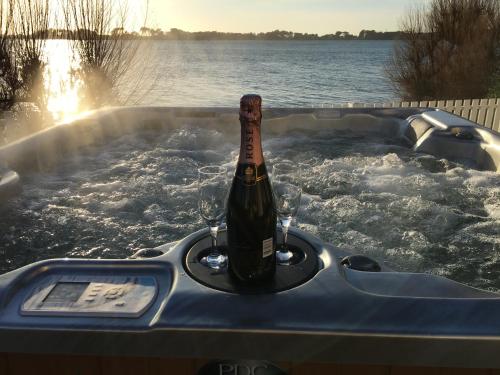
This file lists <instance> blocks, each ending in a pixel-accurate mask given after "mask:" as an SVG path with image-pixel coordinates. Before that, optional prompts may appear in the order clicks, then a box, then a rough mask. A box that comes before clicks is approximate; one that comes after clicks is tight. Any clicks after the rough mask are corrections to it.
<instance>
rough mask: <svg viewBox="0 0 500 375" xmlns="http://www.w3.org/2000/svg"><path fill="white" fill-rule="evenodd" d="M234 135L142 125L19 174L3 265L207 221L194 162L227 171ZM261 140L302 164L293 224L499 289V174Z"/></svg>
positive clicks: (349, 142) (356, 140)
mask: <svg viewBox="0 0 500 375" xmlns="http://www.w3.org/2000/svg"><path fill="white" fill-rule="evenodd" d="M237 141H238V139H237V137H235V138H234V139H231V140H229V139H228V137H224V135H223V134H221V133H220V132H218V131H216V130H213V129H209V128H200V127H190V126H184V127H182V128H180V129H176V130H173V131H171V132H165V133H161V134H159V133H154V132H142V133H138V134H134V135H127V136H123V137H121V138H119V139H116V140H114V141H112V142H110V143H108V144H107V145H106V146H95V147H92V148H90V149H88V150H86V151H85V152H83V153H80V154H78V155H74V156H71V157H69V158H66V160H64V161H62V162H61V164H60V165H59V166H58V167H57V168H56V169H55V170H53V171H51V172H50V173H32V174H30V175H27V176H24V181H23V183H24V189H23V192H22V194H21V195H20V196H19V197H17V198H16V199H14V200H12V201H11V202H9V203H8V205H6V206H5V207H3V208H2V215H1V218H0V249H1V251H2V252H3V258H2V259H3V262H2V263H1V264H0V271H2V272H6V271H9V270H12V269H15V268H18V267H20V266H22V265H25V264H28V263H31V262H33V261H37V260H41V259H48V258H54V257H85V258H125V257H127V256H130V255H131V254H133V253H134V252H135V251H137V250H138V249H141V248H145V247H154V246H159V245H161V244H163V243H166V242H170V241H173V240H176V239H180V238H182V237H184V236H186V235H188V234H189V233H191V232H193V231H195V230H198V229H200V228H203V227H204V223H203V222H202V220H201V218H200V216H199V213H198V209H197V182H196V181H197V169H198V168H199V167H201V166H204V165H208V164H218V165H226V166H228V167H230V168H232V167H234V165H235V163H236V159H237V152H238V146H239V145H238V144H237V143H236V142H237ZM263 147H264V150H267V151H266V153H265V158H266V162H267V163H268V164H273V163H276V162H279V161H282V160H289V161H292V162H294V163H295V164H296V165H297V168H301V170H302V181H303V196H302V202H301V208H300V210H299V213H298V216H297V223H296V225H298V227H299V228H301V229H303V230H305V231H307V232H310V233H312V234H315V235H317V236H319V237H321V238H322V239H323V240H325V241H327V242H331V243H333V244H334V245H337V246H340V247H343V248H346V249H347V250H349V251H351V252H353V253H360V254H367V255H369V256H372V257H374V258H376V259H378V260H380V261H383V262H385V263H386V264H387V265H388V266H389V267H392V268H394V269H396V270H400V271H412V272H430V273H434V274H438V275H442V276H446V277H449V278H451V279H455V280H457V281H461V282H464V283H467V284H469V285H473V286H476V287H481V288H486V289H491V290H498V289H500V277H499V276H500V182H499V178H498V175H497V174H496V173H494V172H484V171H477V170H474V169H468V168H466V167H464V166H463V165H460V164H455V163H452V162H450V161H447V160H440V159H436V158H434V157H432V156H429V155H422V154H415V153H414V152H413V151H412V150H410V149H408V148H407V147H406V146H405V145H404V144H400V143H398V141H397V140H394V139H387V138H378V137H373V136H371V135H370V136H362V135H359V134H358V135H355V134H349V133H341V132H338V131H337V132H335V131H333V130H330V131H321V132H317V131H300V132H294V133H291V134H290V133H289V134H288V135H287V136H280V137H276V136H274V137H273V136H268V137H266V138H265V141H264V144H263Z"/></svg>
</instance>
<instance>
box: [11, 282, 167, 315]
mask: <svg viewBox="0 0 500 375" xmlns="http://www.w3.org/2000/svg"><path fill="white" fill-rule="evenodd" d="M157 293H158V285H157V282H156V279H155V278H154V277H152V276H132V275H131V276H95V275H51V276H48V277H45V278H44V279H42V280H41V281H40V282H38V283H36V284H35V285H34V286H33V287H32V289H31V291H30V293H28V297H27V298H26V299H25V300H24V302H23V304H22V306H21V311H20V312H21V315H35V316H37V315H38V316H84V317H104V316H106V317H110V316H111V317H119V318H120V317H123V318H138V317H140V316H141V315H142V314H143V313H144V312H145V311H146V310H147V309H148V308H149V306H151V304H152V303H153V301H154V299H155V297H156V295H157Z"/></svg>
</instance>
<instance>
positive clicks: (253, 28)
mask: <svg viewBox="0 0 500 375" xmlns="http://www.w3.org/2000/svg"><path fill="white" fill-rule="evenodd" d="M141 1H142V0H135V4H134V6H133V7H137V6H139V5H136V4H139V3H140V2H141ZM426 1H428V0H149V5H148V18H147V24H148V26H149V27H153V28H161V29H163V30H169V29H171V28H174V27H175V28H179V29H182V30H185V31H212V30H215V31H222V32H244V33H247V32H265V31H272V30H276V29H280V30H288V31H294V32H302V33H305V32H307V33H316V34H320V35H323V34H331V33H335V32H336V31H349V32H350V33H353V34H358V33H359V32H360V31H361V30H362V29H368V30H377V31H396V30H398V25H399V20H400V19H401V17H402V16H403V15H404V14H405V12H406V11H408V9H410V8H411V7H412V6H415V5H418V4H423V3H425V2H426ZM134 13H135V14H139V13H140V12H137V11H135V10H134Z"/></svg>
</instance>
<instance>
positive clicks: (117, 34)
mask: <svg viewBox="0 0 500 375" xmlns="http://www.w3.org/2000/svg"><path fill="white" fill-rule="evenodd" d="M84 35H85V36H86V37H92V32H90V31H88V30H85V31H84ZM404 36H405V35H404V33H402V32H400V31H384V32H378V31H375V30H362V31H361V32H360V33H359V34H358V35H353V34H350V33H348V32H347V31H337V32H336V33H335V34H325V35H318V34H307V33H295V32H292V31H283V30H275V31H271V32H266V33H223V32H218V31H197V32H188V31H183V30H180V29H170V31H163V30H161V29H151V28H147V27H142V28H141V31H140V32H136V31H133V32H128V31H126V30H124V29H123V28H116V29H114V30H113V31H112V32H111V34H110V35H107V37H109V38H120V39H134V40H135V39H138V40H177V41H184V40H188V41H217V40H227V41H229V40H235V41H237V40H276V41H322V40H400V39H403V38H404ZM38 37H43V38H46V39H79V38H78V31H74V30H64V29H49V30H47V31H45V32H43V35H39V36H38Z"/></svg>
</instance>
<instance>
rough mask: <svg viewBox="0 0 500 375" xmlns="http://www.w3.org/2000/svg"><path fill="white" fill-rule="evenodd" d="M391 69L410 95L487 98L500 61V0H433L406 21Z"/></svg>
mask: <svg viewBox="0 0 500 375" xmlns="http://www.w3.org/2000/svg"><path fill="white" fill-rule="evenodd" d="M401 31H402V32H403V34H402V35H403V41H402V42H401V43H397V44H396V46H395V50H394V55H393V59H392V61H391V63H390V64H389V67H388V69H387V75H388V77H389V78H390V80H391V81H392V83H393V85H394V86H395V88H396V90H397V91H399V92H400V93H401V96H402V98H403V99H405V100H428V99H452V98H453V99H465V98H484V97H486V96H487V95H488V92H489V89H490V87H491V85H492V77H493V75H494V72H495V71H496V70H497V69H498V66H499V63H500V2H499V1H498V0H431V2H430V3H429V4H428V5H427V6H424V7H422V8H414V9H413V10H411V11H410V12H409V13H408V14H407V15H406V17H405V18H404V19H403V21H402V25H401Z"/></svg>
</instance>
